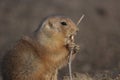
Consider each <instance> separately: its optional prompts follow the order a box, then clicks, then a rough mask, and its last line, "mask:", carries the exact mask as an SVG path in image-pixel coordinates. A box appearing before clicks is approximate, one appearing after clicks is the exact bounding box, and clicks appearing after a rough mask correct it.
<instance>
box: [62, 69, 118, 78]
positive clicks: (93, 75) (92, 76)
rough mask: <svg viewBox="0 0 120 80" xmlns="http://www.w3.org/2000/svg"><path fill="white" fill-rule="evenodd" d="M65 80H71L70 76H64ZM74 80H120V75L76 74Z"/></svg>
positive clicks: (103, 73)
mask: <svg viewBox="0 0 120 80" xmlns="http://www.w3.org/2000/svg"><path fill="white" fill-rule="evenodd" d="M63 80H69V76H64V78H63ZM73 80H120V74H119V73H118V74H116V73H112V72H108V71H105V72H97V73H94V74H89V73H74V74H73Z"/></svg>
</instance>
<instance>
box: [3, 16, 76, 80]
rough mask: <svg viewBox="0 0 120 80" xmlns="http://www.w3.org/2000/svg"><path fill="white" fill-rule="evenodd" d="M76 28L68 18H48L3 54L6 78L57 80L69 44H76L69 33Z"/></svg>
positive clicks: (73, 33)
mask: <svg viewBox="0 0 120 80" xmlns="http://www.w3.org/2000/svg"><path fill="white" fill-rule="evenodd" d="M77 30H78V28H77V27H76V25H75V24H74V23H73V22H72V21H71V20H70V19H69V18H66V17H61V16H52V17H49V18H47V19H46V20H45V21H44V22H43V23H42V25H41V27H39V28H38V29H37V30H36V31H35V32H33V33H32V35H30V36H25V37H23V38H22V39H20V40H19V41H18V43H17V44H16V45H15V46H14V48H13V49H11V50H10V51H9V52H8V53H7V54H6V55H5V56H4V59H3V62H2V75H3V80H57V72H58V69H60V68H61V67H62V66H64V65H65V64H66V63H67V61H68V56H69V47H71V46H72V47H74V46H76V45H75V44H74V45H73V42H72V40H71V38H70V36H71V35H75V33H76V31H77ZM73 55H74V54H73Z"/></svg>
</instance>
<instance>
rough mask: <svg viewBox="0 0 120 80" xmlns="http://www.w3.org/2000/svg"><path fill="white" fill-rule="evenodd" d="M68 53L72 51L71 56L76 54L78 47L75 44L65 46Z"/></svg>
mask: <svg viewBox="0 0 120 80" xmlns="http://www.w3.org/2000/svg"><path fill="white" fill-rule="evenodd" d="M67 48H68V50H69V51H71V50H73V54H75V53H77V52H78V51H79V50H80V46H79V45H76V44H75V43H71V44H68V45H67Z"/></svg>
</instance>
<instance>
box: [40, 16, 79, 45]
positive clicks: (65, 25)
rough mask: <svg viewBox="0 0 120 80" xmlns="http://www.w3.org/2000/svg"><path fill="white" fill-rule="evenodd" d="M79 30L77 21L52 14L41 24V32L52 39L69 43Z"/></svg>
mask: <svg viewBox="0 0 120 80" xmlns="http://www.w3.org/2000/svg"><path fill="white" fill-rule="evenodd" d="M77 31H78V28H77V26H76V25H75V23H74V22H73V21H72V20H71V19H69V18H66V17H63V16H52V17H49V18H47V19H46V20H45V21H44V22H43V23H42V25H41V27H40V29H39V32H40V34H42V35H44V36H45V37H46V38H47V39H49V40H52V41H59V42H60V41H61V43H64V44H67V43H69V41H72V40H73V41H74V35H75V34H76V32H77Z"/></svg>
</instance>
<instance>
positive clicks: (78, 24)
mask: <svg viewBox="0 0 120 80" xmlns="http://www.w3.org/2000/svg"><path fill="white" fill-rule="evenodd" d="M84 17H85V15H84V14H83V15H82V16H81V17H80V19H79V20H78V22H77V26H78V25H79V24H80V22H81V21H82V19H83V18H84Z"/></svg>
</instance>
